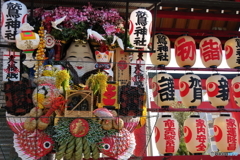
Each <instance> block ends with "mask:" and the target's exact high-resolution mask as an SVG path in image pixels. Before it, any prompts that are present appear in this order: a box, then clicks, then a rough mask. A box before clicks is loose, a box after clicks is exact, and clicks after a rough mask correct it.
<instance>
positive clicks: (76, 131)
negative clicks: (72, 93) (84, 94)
mask: <svg viewBox="0 0 240 160" xmlns="http://www.w3.org/2000/svg"><path fill="white" fill-rule="evenodd" d="M88 131H89V124H88V122H87V121H86V120H85V119H82V118H77V119H75V120H73V121H72V122H71V123H70V132H71V134H72V135H73V136H75V137H84V136H85V135H86V134H87V133H88Z"/></svg>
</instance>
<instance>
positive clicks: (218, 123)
mask: <svg viewBox="0 0 240 160" xmlns="http://www.w3.org/2000/svg"><path fill="white" fill-rule="evenodd" d="M213 126H214V138H215V141H216V145H217V148H218V149H219V151H221V152H234V151H235V150H236V149H237V148H238V123H237V121H236V119H235V118H233V117H230V115H229V114H221V115H220V116H219V117H217V118H215V120H214V122H213Z"/></svg>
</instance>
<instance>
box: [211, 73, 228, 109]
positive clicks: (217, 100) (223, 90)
mask: <svg viewBox="0 0 240 160" xmlns="http://www.w3.org/2000/svg"><path fill="white" fill-rule="evenodd" d="M206 86H207V94H208V100H209V102H210V103H211V105H212V106H214V107H217V108H224V106H226V105H227V104H228V101H229V87H228V80H227V78H226V77H225V76H223V75H220V74H218V73H216V74H213V75H211V76H210V77H208V78H207V80H206Z"/></svg>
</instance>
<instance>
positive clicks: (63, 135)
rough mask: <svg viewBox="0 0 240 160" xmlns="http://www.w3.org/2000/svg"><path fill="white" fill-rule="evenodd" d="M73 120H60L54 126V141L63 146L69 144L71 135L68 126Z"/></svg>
mask: <svg viewBox="0 0 240 160" xmlns="http://www.w3.org/2000/svg"><path fill="white" fill-rule="evenodd" d="M72 121H73V118H60V119H59V121H58V123H57V125H56V126H54V132H55V133H54V135H53V138H54V141H55V142H57V143H59V144H63V143H67V142H69V140H70V138H71V136H72V134H71V133H70V130H69V126H70V123H71V122H72Z"/></svg>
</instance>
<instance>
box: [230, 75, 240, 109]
mask: <svg viewBox="0 0 240 160" xmlns="http://www.w3.org/2000/svg"><path fill="white" fill-rule="evenodd" d="M231 88H232V91H233V98H234V101H235V102H236V104H237V106H238V107H240V75H238V76H236V77H235V78H233V79H232V87H231Z"/></svg>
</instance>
